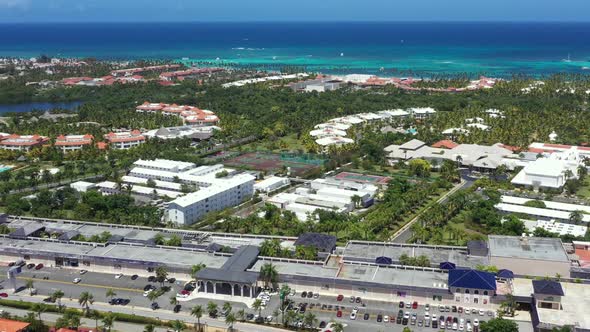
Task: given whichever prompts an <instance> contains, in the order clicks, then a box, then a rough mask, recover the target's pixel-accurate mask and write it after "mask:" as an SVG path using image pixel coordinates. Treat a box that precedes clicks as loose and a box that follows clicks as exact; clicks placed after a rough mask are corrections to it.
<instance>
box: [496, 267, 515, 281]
mask: <svg viewBox="0 0 590 332" xmlns="http://www.w3.org/2000/svg"><path fill="white" fill-rule="evenodd" d="M498 278H502V279H514V272H512V271H510V270H506V269H503V270H500V271H498Z"/></svg>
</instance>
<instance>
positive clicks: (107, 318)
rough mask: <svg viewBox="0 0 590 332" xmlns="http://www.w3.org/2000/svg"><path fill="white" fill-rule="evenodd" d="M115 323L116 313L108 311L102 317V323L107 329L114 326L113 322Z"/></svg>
mask: <svg viewBox="0 0 590 332" xmlns="http://www.w3.org/2000/svg"><path fill="white" fill-rule="evenodd" d="M114 323H115V315H113V314H112V313H110V312H109V313H107V314H106V315H104V317H103V318H102V325H103V327H104V329H105V331H110V330H111V328H112V327H113V324H114Z"/></svg>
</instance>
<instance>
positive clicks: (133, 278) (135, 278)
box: [131, 274, 139, 280]
mask: <svg viewBox="0 0 590 332" xmlns="http://www.w3.org/2000/svg"><path fill="white" fill-rule="evenodd" d="M137 278H139V276H138V275H137V274H134V275H132V276H131V280H137Z"/></svg>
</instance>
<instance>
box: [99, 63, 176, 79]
mask: <svg viewBox="0 0 590 332" xmlns="http://www.w3.org/2000/svg"><path fill="white" fill-rule="evenodd" d="M178 68H180V65H159V66H147V67H138V68H127V69H118V70H113V71H112V72H111V75H113V76H129V75H134V74H139V73H143V72H150V71H161V70H170V69H178Z"/></svg>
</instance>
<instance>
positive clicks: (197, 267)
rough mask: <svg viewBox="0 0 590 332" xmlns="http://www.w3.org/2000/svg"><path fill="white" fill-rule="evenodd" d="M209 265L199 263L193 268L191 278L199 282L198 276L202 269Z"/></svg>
mask: <svg viewBox="0 0 590 332" xmlns="http://www.w3.org/2000/svg"><path fill="white" fill-rule="evenodd" d="M206 267H207V265H205V264H203V263H199V264H196V265H193V266H191V277H192V278H193V279H195V280H197V274H198V273H199V271H201V270H202V269H204V268H206Z"/></svg>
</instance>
